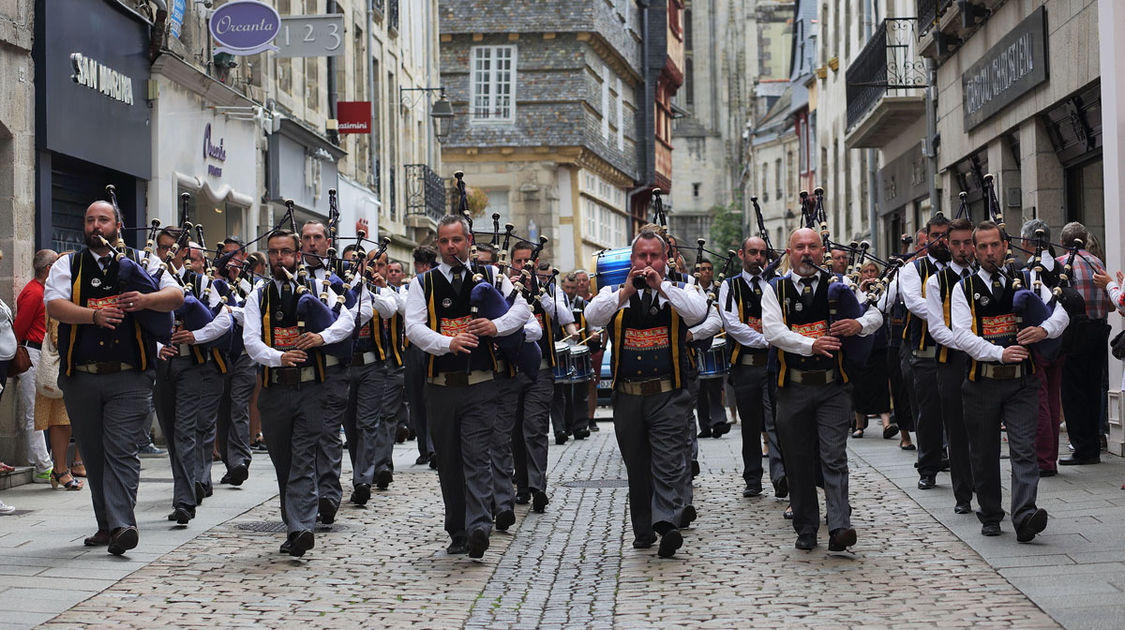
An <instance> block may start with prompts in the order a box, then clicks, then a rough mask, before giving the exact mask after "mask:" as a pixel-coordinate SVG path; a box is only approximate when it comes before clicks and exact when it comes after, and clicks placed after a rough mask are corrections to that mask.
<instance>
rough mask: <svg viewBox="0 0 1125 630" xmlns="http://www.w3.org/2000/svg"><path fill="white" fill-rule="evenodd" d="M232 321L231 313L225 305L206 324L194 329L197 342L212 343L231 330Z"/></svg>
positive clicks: (193, 332)
mask: <svg viewBox="0 0 1125 630" xmlns="http://www.w3.org/2000/svg"><path fill="white" fill-rule="evenodd" d="M231 321H233V320H232V319H231V315H230V313H229V312H228V311H227V309H226V308H225V307H224V308H223V309H222V310H221V311H219V314H218V315H216V316H215V318H214V319H212V320H211V321H210V322H208V324H207V325H206V326H204V327H203V328H200V329H199V330H193V331H192V334H194V335H195V343H197V344H198V343H210V342H212V341H214V340H216V339H218V338H219V337H222V336H223V334H225V333H226V332H227V331H228V330H230V327H231Z"/></svg>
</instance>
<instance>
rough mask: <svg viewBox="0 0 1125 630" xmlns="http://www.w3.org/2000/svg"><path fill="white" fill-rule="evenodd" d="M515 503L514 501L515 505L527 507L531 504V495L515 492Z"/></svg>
mask: <svg viewBox="0 0 1125 630" xmlns="http://www.w3.org/2000/svg"><path fill="white" fill-rule="evenodd" d="M515 501H516V505H527V504H528V503H530V502H531V493H530V492H517V493H516V499H515Z"/></svg>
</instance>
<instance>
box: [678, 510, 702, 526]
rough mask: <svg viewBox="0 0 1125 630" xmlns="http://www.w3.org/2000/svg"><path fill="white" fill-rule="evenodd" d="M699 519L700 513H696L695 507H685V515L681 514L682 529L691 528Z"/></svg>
mask: <svg viewBox="0 0 1125 630" xmlns="http://www.w3.org/2000/svg"><path fill="white" fill-rule="evenodd" d="M697 518H699V512H696V511H695V506H694V505H689V506H687V507H685V508H684V511H683V513H682V514H680V529H687V528H688V527H691V524H692V523H694V522H695V519H697Z"/></svg>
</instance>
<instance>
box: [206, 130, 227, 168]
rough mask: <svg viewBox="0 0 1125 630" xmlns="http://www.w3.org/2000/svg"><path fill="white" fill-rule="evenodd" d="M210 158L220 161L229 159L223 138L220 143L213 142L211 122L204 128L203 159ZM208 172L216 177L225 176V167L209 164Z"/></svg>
mask: <svg viewBox="0 0 1125 630" xmlns="http://www.w3.org/2000/svg"><path fill="white" fill-rule="evenodd" d="M208 159H211V160H216V161H218V162H226V161H227V150H226V149H225V148H223V139H222V138H219V144H212V143H211V123H207V126H206V127H204V128H203V160H204V161H207V160H208ZM207 174H208V175H212V176H214V177H222V176H223V168H222V167H221V166H216V165H214V164H208V165H207Z"/></svg>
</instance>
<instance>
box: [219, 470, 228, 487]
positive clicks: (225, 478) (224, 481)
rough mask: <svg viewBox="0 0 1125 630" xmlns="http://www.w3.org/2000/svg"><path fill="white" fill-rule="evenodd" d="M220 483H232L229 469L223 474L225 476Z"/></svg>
mask: <svg viewBox="0 0 1125 630" xmlns="http://www.w3.org/2000/svg"><path fill="white" fill-rule="evenodd" d="M219 483H220V484H223V485H228V486H229V485H230V471H229V470H228V471H227V472H226V473H225V474H223V478H222V479H220V480H219Z"/></svg>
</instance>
